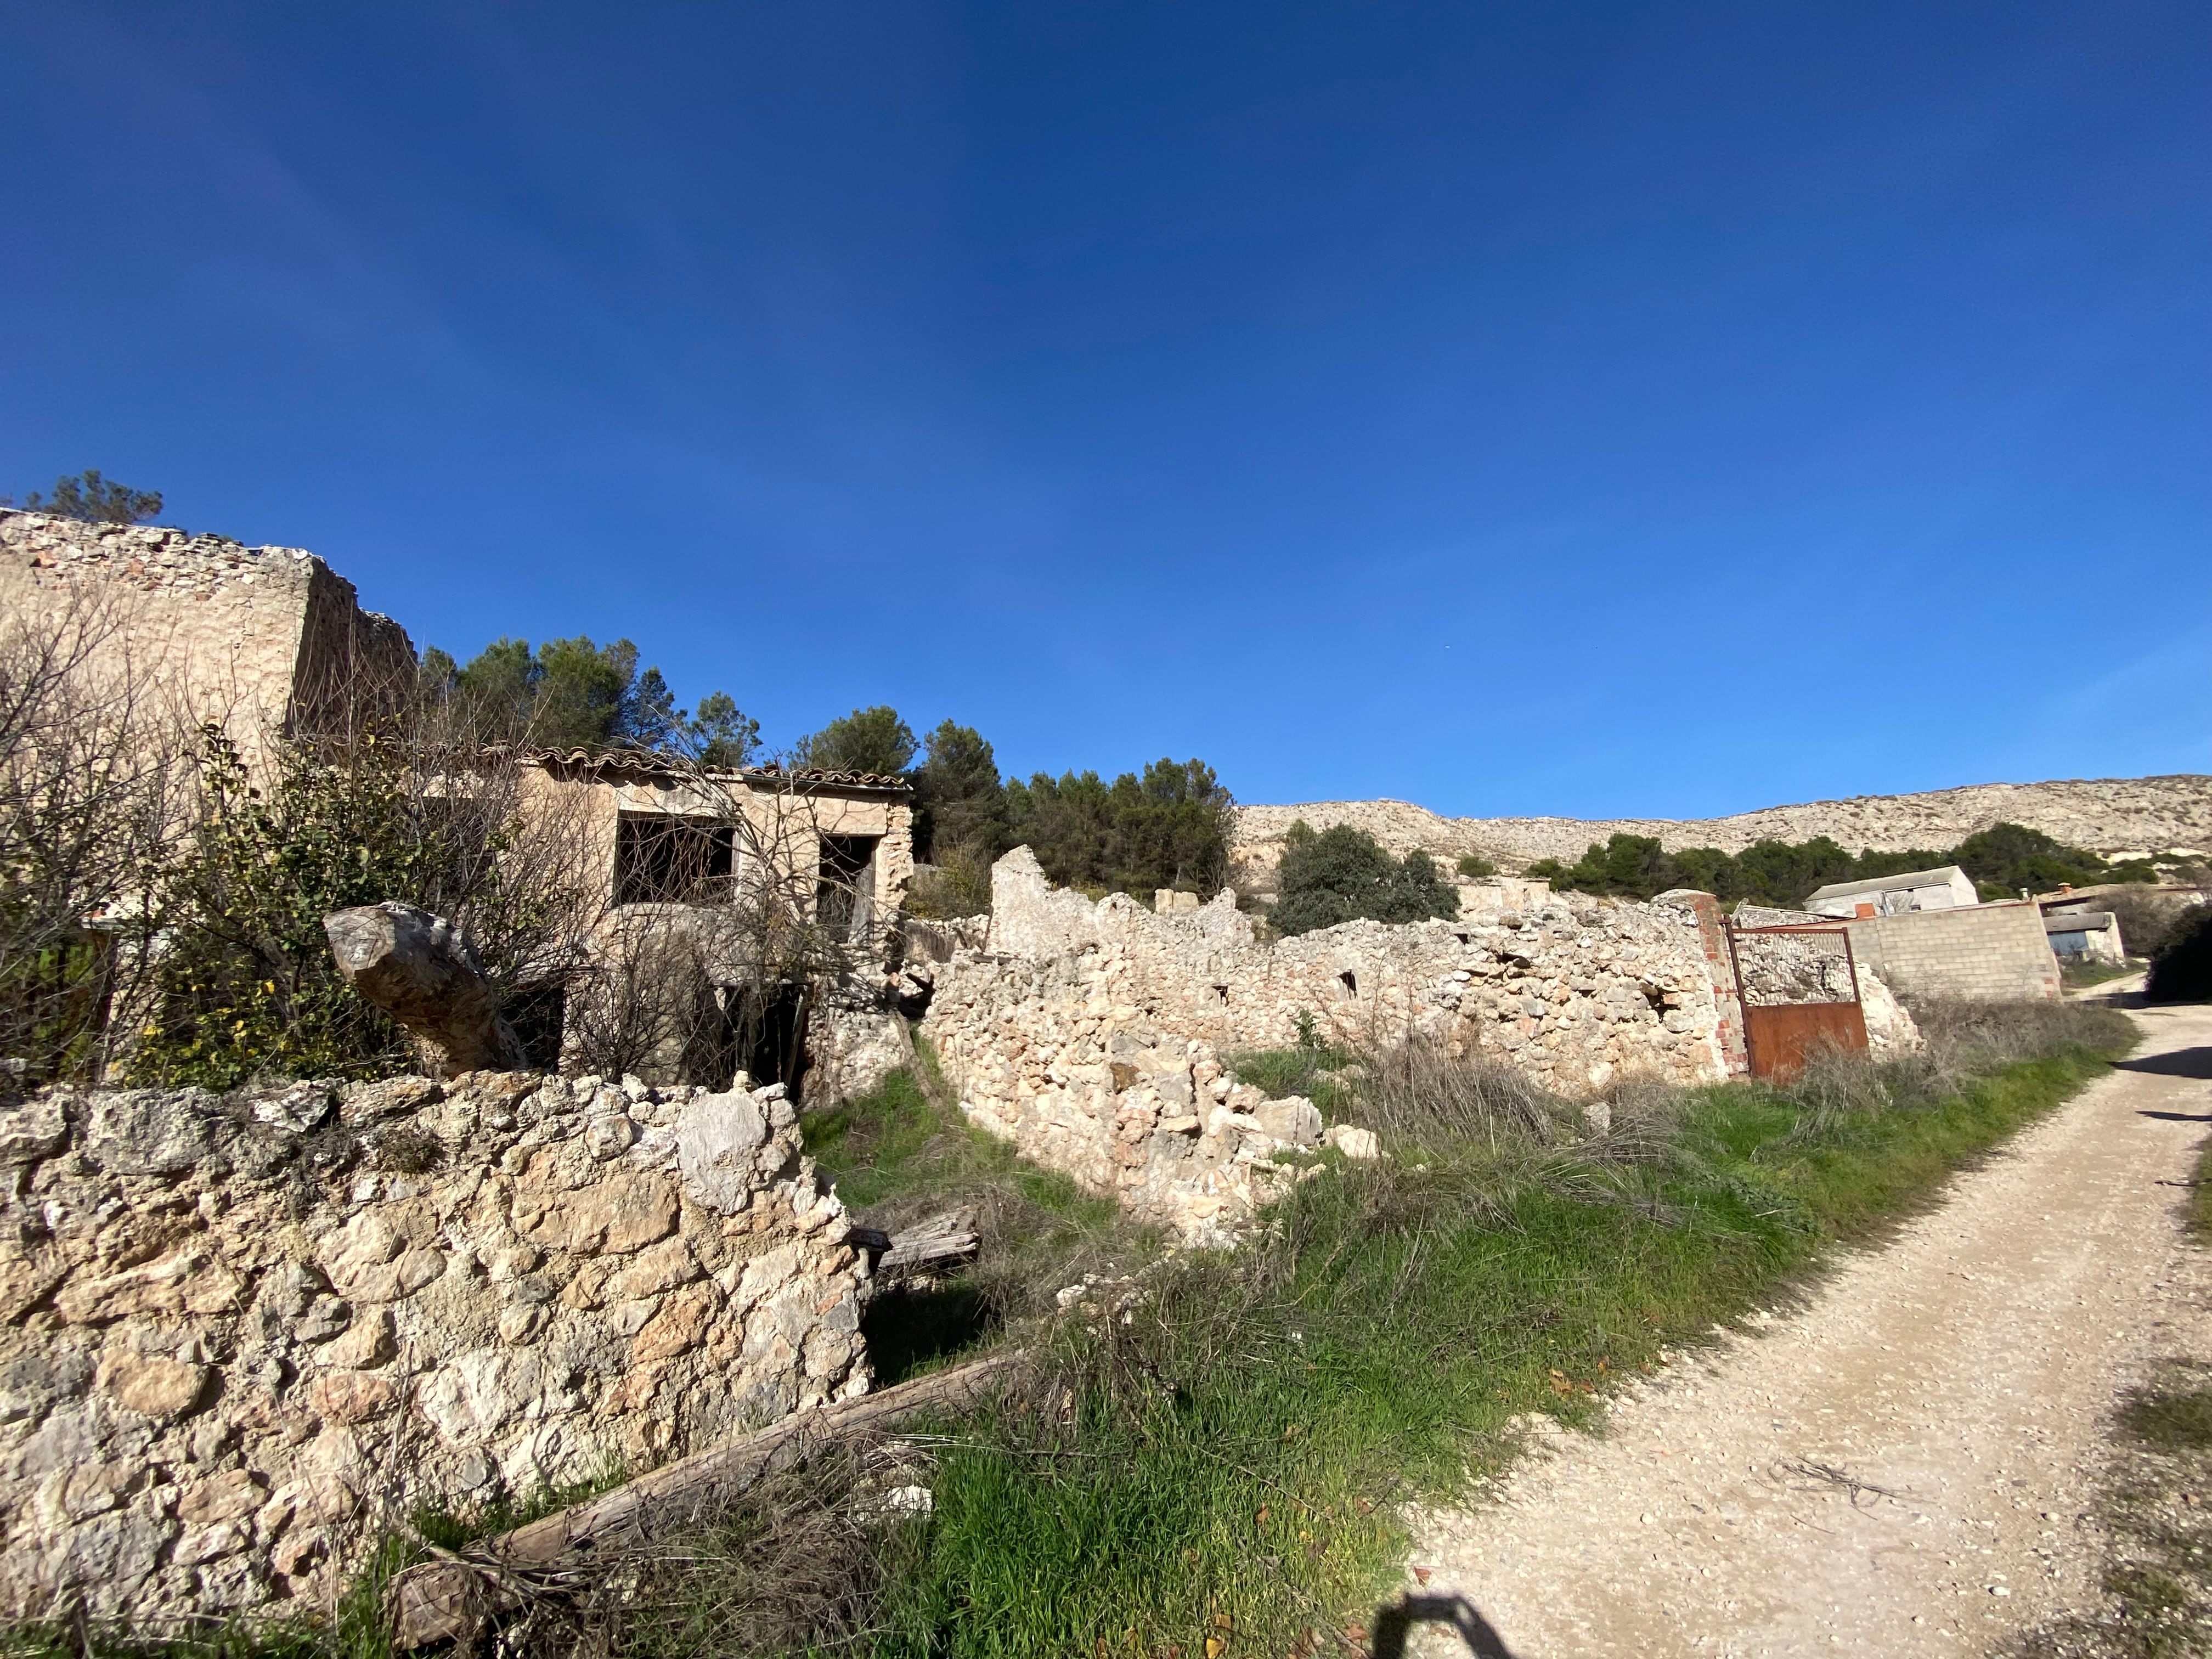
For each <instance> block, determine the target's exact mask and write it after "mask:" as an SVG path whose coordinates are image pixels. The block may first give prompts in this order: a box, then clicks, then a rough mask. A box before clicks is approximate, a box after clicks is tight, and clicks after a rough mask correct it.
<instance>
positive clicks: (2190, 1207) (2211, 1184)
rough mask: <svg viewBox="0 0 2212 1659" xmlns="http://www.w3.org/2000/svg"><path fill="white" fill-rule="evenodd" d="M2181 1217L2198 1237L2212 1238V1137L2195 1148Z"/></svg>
mask: <svg viewBox="0 0 2212 1659" xmlns="http://www.w3.org/2000/svg"><path fill="white" fill-rule="evenodd" d="M2182 1218H2183V1221H2184V1222H2185V1225H2187V1226H2188V1228H2189V1231H2191V1233H2192V1234H2194V1235H2195V1236H2196V1237H2198V1238H2200V1239H2212V1137H2207V1138H2206V1139H2205V1142H2204V1144H2203V1146H2200V1147H2198V1148H2197V1168H2196V1170H2194V1171H2193V1172H2192V1173H2191V1176H2190V1187H2189V1201H2188V1203H2187V1204H2186V1205H2185V1206H2184V1207H2183V1210H2182Z"/></svg>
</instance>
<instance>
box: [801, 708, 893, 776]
mask: <svg viewBox="0 0 2212 1659" xmlns="http://www.w3.org/2000/svg"><path fill="white" fill-rule="evenodd" d="M916 746H917V745H916V744H915V740H914V731H913V728H912V727H910V726H908V725H907V723H906V722H905V721H904V720H901V719H900V718H899V712H898V710H897V709H896V708H890V706H888V705H887V704H882V703H878V705H877V706H876V707H875V708H855V709H854V711H853V712H852V713H851V714H845V715H841V716H840V717H839V718H837V719H836V720H831V721H830V722H829V725H827V726H823V728H822V729H821V730H820V731H819V732H815V733H813V734H812V735H811V737H805V738H800V739H799V742H798V744H796V745H795V746H794V747H793V750H792V755H791V757H792V760H793V763H796V764H798V765H800V766H815V767H819V768H821V769H822V770H823V771H825V772H873V773H875V774H877V775H878V776H881V777H887V778H888V777H897V776H901V775H903V774H904V773H905V771H906V769H907V768H908V767H909V766H911V765H913V764H914V755H915V748H916Z"/></svg>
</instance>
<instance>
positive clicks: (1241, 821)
mask: <svg viewBox="0 0 2212 1659" xmlns="http://www.w3.org/2000/svg"><path fill="white" fill-rule="evenodd" d="M1300 818H1303V819H1304V820H1305V821H1306V822H1307V823H1310V824H1311V825H1312V826H1313V827H1314V828H1315V829H1326V828H1328V826H1330V825H1332V824H1336V823H1350V824H1352V825H1353V826H1355V827H1356V828H1358V829H1364V830H1365V831H1367V832H1368V834H1370V835H1371V836H1374V837H1375V838H1376V840H1377V841H1379V842H1382V843H1383V846H1385V847H1387V848H1389V849H1390V850H1391V851H1392V852H1394V853H1396V854H1401V855H1402V854H1406V853H1408V852H1411V851H1412V850H1413V848H1417V847H1418V848H1422V849H1424V850H1425V851H1426V852H1428V853H1430V854H1433V855H1435V856H1437V857H1438V858H1443V859H1456V858H1458V857H1459V856H1460V855H1461V854H1465V853H1476V854H1480V855H1481V856H1483V857H1485V858H1487V859H1489V860H1492V861H1493V862H1494V863H1496V864H1497V865H1498V866H1500V867H1501V868H1503V869H1506V870H1517V869H1519V868H1520V867H1521V866H1523V865H1525V864H1527V863H1528V862H1530V861H1531V860H1535V859H1543V858H1556V859H1565V860H1573V859H1576V858H1578V857H1580V856H1581V855H1582V853H1583V849H1584V848H1587V847H1588V846H1589V844H1590V843H1591V842H1601V841H1603V840H1605V839H1606V838H1607V836H1612V835H1615V834H1618V833H1622V832H1626V833H1627V834H1630V835H1637V836H1657V837H1658V838H1659V840H1660V842H1661V843H1662V845H1664V846H1665V847H1667V848H1668V849H1669V850H1670V851H1671V850H1673V849H1674V848H1683V847H1717V848H1720V849H1721V850H1722V851H1723V852H1729V853H1735V852H1740V851H1741V850H1742V849H1743V848H1747V847H1748V846H1750V845H1751V844H1752V843H1753V842H1756V841H1764V840H1767V839H1770V838H1771V839H1773V840H1777V841H1787V842H1801V841H1809V840H1810V839H1812V838H1813V837H1814V836H1831V837H1832V838H1833V839H1835V840H1836V841H1838V842H1841V843H1842V844H1843V845H1844V847H1845V848H1848V849H1850V851H1852V852H1854V853H1856V852H1859V851H1861V850H1863V849H1864V848H1875V849H1876V850H1877V851H1884V852H1888V851H1902V850H1904V849H1905V848H1915V847H1928V848H1948V847H1954V846H1956V845H1957V844H1958V843H1959V842H1961V841H1963V840H1965V839H1966V837H1967V836H1971V835H1972V834H1973V833H1975V831H1977V830H1980V829H1988V828H1989V827H1990V825H1991V824H1993V823H2021V824H2026V825H2027V826H2028V827H2029V828H2030V829H2040V830H2042V831H2043V832H2044V833H2045V835H2049V836H2055V837H2056V838H2057V839H2058V840H2060V841H2062V842H2066V843H2067V844H2068V845H2069V846H2074V847H2086V848H2090V849H2091V850H2093V851H2094V852H2097V853H2100V854H2104V855H2105V856H2106V858H2118V857H2124V856H2140V855H2144V854H2162V853H2166V852H2171V851H2188V852H2192V853H2199V854H2201V853H2203V852H2204V851H2206V850H2207V849H2212V777H2207V776H2204V775H2202V774H2197V773H2178V774H2175V775H2171V776H2166V777H2151V778H2089V779H2084V778H2064V779H2057V780H2054V781H2050V782H2045V783H1977V784H1969V785H1967V786H1966V787H1963V788H1958V789H1934V790H1929V791H1928V792H1926V793H1922V794H1917V795H1857V796H1854V797H1852V798H1851V799H1848V800H1817V801H1808V802H1805V803H1803V804H1802V805H1795V806H1765V807H1761V808H1759V810H1758V811H1752V812H1737V813H1735V814H1733V815H1731V816H1729V817H1721V818H1552V817H1541V818H1449V817H1443V816H1441V815H1440V814H1437V813H1435V812H1431V811H1429V810H1428V809H1427V808H1426V807H1422V806H1415V805H1411V804H1410V803H1408V802H1406V801H1400V800H1354V801H1308V802H1305V803H1304V804H1302V805H1290V806H1243V807H1239V808H1238V809H1237V848H1236V856H1237V860H1238V862H1239V863H1240V864H1242V865H1243V866H1246V867H1247V868H1249V869H1250V870H1251V871H1253V872H1255V873H1257V872H1261V871H1265V870H1272V869H1273V866H1274V863H1275V860H1277V859H1278V858H1279V857H1280V856H1281V852H1282V839H1283V834H1284V832H1285V830H1287V829H1289V828H1290V827H1291V824H1292V823H1296V822H1297V820H1299V819H1300Z"/></svg>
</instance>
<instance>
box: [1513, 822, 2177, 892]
mask: <svg viewBox="0 0 2212 1659" xmlns="http://www.w3.org/2000/svg"><path fill="white" fill-rule="evenodd" d="M1947 864H1955V865H1957V866H1960V868H1961V869H1963V870H1964V871H1965V872H1966V873H1967V874H1968V875H1969V876H1971V877H1972V878H1973V880H1974V884H1975V886H1976V887H1977V888H1978V890H1980V892H1981V895H1982V896H1983V897H1984V898H1985V899H1990V898H2017V897H2019V896H2020V892H2021V889H2022V888H2026V889H2027V890H2029V891H2030V892H2035V893H2042V892H2049V891H2051V890H2054V889H2056V888H2057V887H2058V886H2060V885H2061V884H2066V883H2071V884H2073V885H2075V886H2076V887H2085V886H2087V885H2089V884H2092V883H2095V882H2107V881H2155V880H2157V879H2158V877H2157V873H2156V872H2155V871H2154V870H2153V869H2152V867H2151V866H2150V864H2149V862H2148V860H2140V859H2138V860H2130V861H2129V862H2127V863H2124V864H2108V863H2107V862H2106V861H2105V860H2103V859H2101V858H2100V857H2099V856H2098V855H2097V854H2094V853H2091V852H2087V851H2085V850H2083V849H2082V848H2079V847H2069V846H2067V845H2065V844H2064V843H2063V842H2059V841H2056V840H2054V839H2052V838H2051V836H2046V835H2045V834H2044V833H2043V832H2042V831H2041V830H2040V829H2028V828H2027V827H2026V826H2025V825H2023V824H2018V823H1996V824H1992V825H1990V828H1988V829H1984V830H1982V831H1981V832H1980V833H1979V834H1978V835H1972V836H1967V837H1966V840H1964V841H1962V842H1960V843H1959V844H1958V845H1957V846H1956V847H1954V848H1949V849H1948V851H1942V852H1938V851H1936V850H1934V849H1930V848H1917V849H1914V850H1912V851H1909V852H1903V853H1877V852H1874V851H1871V850H1869V851H1865V852H1862V853H1860V854H1858V855H1857V857H1854V856H1852V854H1850V853H1848V852H1846V851H1844V848H1842V847H1841V846H1840V845H1839V844H1838V843H1837V842H1834V841H1832V840H1831V839H1830V838H1829V837H1828V836H1814V837H1813V839H1812V840H1810V841H1802V842H1784V841H1761V842H1753V844H1752V845H1750V846H1749V847H1747V848H1744V849H1743V851H1741V853H1723V852H1722V851H1721V850H1720V849H1719V848H1715V847H1688V848H1683V849H1681V850H1680V852H1674V853H1669V852H1668V851H1667V850H1666V849H1665V848H1663V847H1662V846H1661V845H1660V844H1659V842H1658V840H1657V839H1656V837H1654V836H1613V837H1612V838H1611V839H1610V840H1608V841H1607V842H1604V843H1603V844H1602V845H1601V844H1599V843H1598V842H1591V843H1590V847H1589V851H1588V852H1586V853H1584V854H1583V855H1582V857H1581V858H1579V859H1577V860H1575V862H1574V863H1572V864H1562V863H1560V862H1559V860H1557V859H1540V860H1537V861H1536V862H1535V863H1534V864H1532V865H1530V866H1528V870H1527V872H1526V873H1527V874H1528V875H1532V876H1549V877H1550V878H1552V885H1553V887H1555V888H1557V889H1559V890H1561V891H1563V892H1577V893H1600V894H1615V895H1619V896H1622V897H1626V898H1650V897H1651V896H1652V895H1654V894H1655V893H1663V892H1665V891H1667V890H1668V889H1669V888H1672V887H1692V888H1697V889H1699V890H1703V891H1705V892H1708V893H1711V894H1713V895H1715V896H1717V897H1719V898H1721V899H1723V900H1729V901H1734V900H1740V899H1748V900H1750V901H1751V902H1753V903H1756V904H1772V905H1777V906H1782V907H1790V906H1796V905H1801V904H1802V903H1803V902H1805V900H1806V899H1807V898H1808V896H1811V894H1812V892H1813V890H1814V889H1815V888H1819V887H1825V886H1826V885H1828V884H1830V883H1831V882H1838V881H1860V880H1864V879H1867V878H1872V877H1875V876H1894V875H1900V874H1902V873H1904V872H1906V871H1908V870H1933V869H1937V868H1940V867H1942V866H1944V865H1947Z"/></svg>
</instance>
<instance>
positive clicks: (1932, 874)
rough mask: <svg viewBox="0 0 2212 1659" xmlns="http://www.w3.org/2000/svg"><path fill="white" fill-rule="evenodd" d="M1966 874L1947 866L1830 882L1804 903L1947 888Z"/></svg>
mask: <svg viewBox="0 0 2212 1659" xmlns="http://www.w3.org/2000/svg"><path fill="white" fill-rule="evenodd" d="M1965 874H1966V872H1965V871H1964V870H1961V869H1960V867H1959V866H1957V865H1955V864H1947V865H1945V866H1943V867H1942V869H1940V870H1908V871H1906V872H1905V873H1904V874H1903V875H1898V876H1874V877H1870V878H1868V879H1867V880H1865V881H1832V882H1830V883H1829V884H1827V885H1826V887H1816V888H1814V890H1813V892H1812V894H1811V896H1809V897H1808V898H1807V899H1806V901H1805V902H1806V903H1808V904H1810V903H1812V902H1814V900H1817V899H1824V898H1851V897H1855V896H1857V895H1858V894H1861V893H1898V892H1902V891H1904V890H1905V889H1906V888H1908V887H1948V886H1949V885H1950V884H1951V879H1952V878H1953V877H1954V876H1963V875H1965ZM1968 885H1970V886H1971V885H1972V884H1971V883H1969V884H1968Z"/></svg>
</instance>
